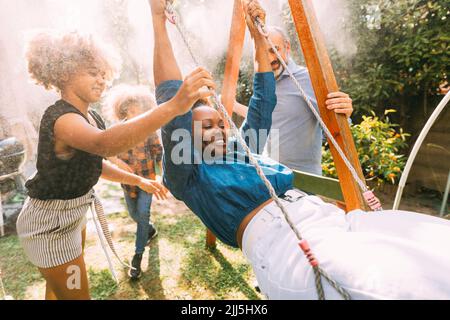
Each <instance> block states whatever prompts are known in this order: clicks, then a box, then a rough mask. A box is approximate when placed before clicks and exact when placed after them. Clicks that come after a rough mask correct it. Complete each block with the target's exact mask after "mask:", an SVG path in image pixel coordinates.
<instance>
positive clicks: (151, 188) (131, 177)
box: [101, 160, 167, 199]
mask: <svg viewBox="0 0 450 320" xmlns="http://www.w3.org/2000/svg"><path fill="white" fill-rule="evenodd" d="M101 177H102V179H105V180H108V181H112V182H118V183H122V184H126V185H129V186H137V187H139V188H140V189H142V190H144V191H145V192H147V193H152V194H154V195H155V196H156V198H157V199H167V189H166V188H165V187H164V186H163V185H161V184H160V183H159V182H157V181H155V180H149V179H145V178H143V177H140V176H138V175H135V174H133V173H129V172H127V171H124V170H122V169H119V168H118V167H116V166H114V165H113V164H111V163H110V162H109V161H107V160H104V161H103V167H102V176H101Z"/></svg>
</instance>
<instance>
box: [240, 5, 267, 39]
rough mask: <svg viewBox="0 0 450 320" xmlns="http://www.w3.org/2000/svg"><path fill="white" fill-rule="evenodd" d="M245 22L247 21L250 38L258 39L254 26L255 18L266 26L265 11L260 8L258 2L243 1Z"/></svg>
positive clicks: (258, 34)
mask: <svg viewBox="0 0 450 320" xmlns="http://www.w3.org/2000/svg"><path fill="white" fill-rule="evenodd" d="M243 6H244V12H245V20H246V21H247V26H248V29H249V30H250V34H251V35H252V38H255V37H259V36H260V35H261V34H260V33H259V31H258V28H257V27H256V25H255V20H256V18H258V19H259V21H260V22H261V23H263V24H264V25H265V24H266V11H265V10H264V9H263V8H262V7H261V4H260V3H259V1H258V0H244V2H243Z"/></svg>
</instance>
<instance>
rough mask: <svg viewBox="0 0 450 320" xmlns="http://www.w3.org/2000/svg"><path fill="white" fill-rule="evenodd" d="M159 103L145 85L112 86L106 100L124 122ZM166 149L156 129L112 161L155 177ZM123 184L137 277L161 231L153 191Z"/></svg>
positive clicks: (115, 116)
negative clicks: (133, 236) (133, 233)
mask: <svg viewBox="0 0 450 320" xmlns="http://www.w3.org/2000/svg"><path fill="white" fill-rule="evenodd" d="M155 106H156V101H155V98H154V96H153V95H152V94H151V92H150V90H149V89H148V88H147V87H145V86H128V85H120V86H117V87H115V88H113V89H112V90H111V92H110V94H109V96H108V99H107V101H106V108H107V110H108V111H109V113H110V114H111V113H112V118H113V119H114V120H116V121H122V122H125V121H127V120H131V119H133V118H136V117H138V116H140V115H141V114H142V113H144V112H146V111H148V110H151V109H153V108H154V107H155ZM162 150H163V148H162V145H161V142H160V140H159V137H158V135H157V134H156V133H152V134H151V135H150V136H149V137H148V139H147V140H146V141H145V142H142V143H140V144H139V145H137V146H136V147H135V148H134V149H132V150H129V151H127V152H124V153H122V154H120V155H119V156H117V158H114V159H110V161H111V162H113V163H114V164H116V165H117V166H118V167H119V168H121V169H123V170H126V171H128V172H130V173H134V174H136V175H138V176H141V177H143V178H147V179H151V180H155V179H156V175H157V174H158V175H161V172H160V171H161V169H160V168H161V167H162V165H161V160H162V154H163V151H162ZM122 188H123V189H124V193H125V200H126V204H127V207H128V212H129V214H130V216H131V218H132V219H133V220H134V221H135V222H136V223H137V230H136V251H135V255H134V257H133V260H132V263H131V264H132V266H133V267H134V268H135V269H130V270H129V273H128V275H129V276H130V278H131V279H133V280H136V279H138V278H139V277H140V276H141V261H142V255H143V254H144V252H145V247H146V246H147V245H149V244H150V241H151V240H152V239H154V238H155V237H156V236H157V235H158V231H157V230H156V228H155V227H154V225H153V224H152V223H151V221H150V210H151V205H152V194H149V193H147V192H145V191H144V190H142V189H140V188H139V187H137V186H130V185H126V184H122Z"/></svg>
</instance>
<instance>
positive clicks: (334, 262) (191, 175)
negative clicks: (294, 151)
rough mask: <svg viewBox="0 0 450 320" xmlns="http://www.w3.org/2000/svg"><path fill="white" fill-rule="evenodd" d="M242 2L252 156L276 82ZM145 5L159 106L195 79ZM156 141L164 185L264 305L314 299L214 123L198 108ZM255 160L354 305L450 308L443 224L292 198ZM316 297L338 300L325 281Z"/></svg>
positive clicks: (158, 7)
mask: <svg viewBox="0 0 450 320" xmlns="http://www.w3.org/2000/svg"><path fill="white" fill-rule="evenodd" d="M246 2H247V3H246V8H245V11H246V15H247V24H248V27H249V29H250V32H251V35H252V37H253V39H254V42H255V51H256V52H255V54H256V57H255V58H256V63H255V70H256V74H255V77H254V94H253V97H252V98H251V101H250V105H249V112H248V116H247V119H246V121H245V123H244V125H243V127H242V128H241V131H242V133H243V136H246V140H247V142H248V143H249V145H250V147H251V148H252V150H253V151H254V152H255V153H258V152H259V151H261V150H260V149H262V148H259V147H258V146H263V145H264V142H265V141H262V140H264V138H260V137H259V136H258V135H257V134H254V133H255V132H259V130H266V131H269V130H270V126H271V114H272V111H273V109H274V107H275V105H276V96H275V78H274V74H273V72H272V68H271V66H270V62H269V59H268V57H267V54H266V50H267V44H266V40H265V39H264V37H262V36H260V34H259V32H258V31H257V30H256V28H255V25H254V24H253V22H252V21H254V19H255V18H256V17H259V18H260V19H261V21H264V18H265V14H264V11H263V10H262V9H261V7H260V6H259V5H258V4H257V2H254V1H246ZM248 2H251V4H250V5H249V3H248ZM150 4H151V7H152V14H153V25H154V34H155V49H154V77H155V83H156V85H157V91H156V96H157V100H158V103H159V104H162V103H165V102H166V101H169V100H171V99H172V98H174V97H176V96H177V92H178V91H179V90H180V88H181V87H189V86H190V85H191V83H192V81H194V80H195V79H191V78H187V79H186V80H185V81H184V82H183V81H182V75H181V72H180V70H179V67H178V65H177V62H176V59H175V57H174V53H173V50H172V46H171V42H170V40H169V37H168V33H167V30H166V17H165V13H164V10H165V1H164V0H150ZM205 90H206V89H205ZM267 133H268V132H267ZM183 137H188V139H184V140H182V138H183ZM180 139H181V142H180ZM200 139H201V140H200ZM162 140H163V145H164V149H165V158H164V167H165V170H164V172H165V176H164V184H165V185H166V186H167V187H168V188H169V190H170V191H171V192H172V194H173V195H174V196H175V197H176V198H177V199H179V200H182V201H184V202H185V203H186V205H187V206H188V207H189V208H190V209H191V210H192V211H193V212H194V213H195V214H196V215H197V216H198V217H199V218H200V219H201V220H202V222H203V223H204V224H205V225H206V226H207V227H208V228H209V229H210V230H211V231H213V232H214V234H215V235H216V236H217V237H218V238H219V239H220V240H221V241H223V242H224V243H226V244H228V245H230V246H233V247H240V248H241V249H242V251H243V253H244V255H245V256H246V257H247V259H248V260H249V262H250V263H251V264H252V266H253V270H254V272H255V274H256V277H257V279H258V283H259V286H260V288H261V290H262V292H263V293H264V294H265V295H266V296H267V297H268V298H270V299H317V293H316V287H315V282H314V280H315V278H314V272H313V269H312V268H311V266H310V264H309V262H308V259H307V258H306V257H305V255H304V254H303V253H302V252H301V251H300V249H299V247H298V240H297V238H296V236H295V234H294V232H293V231H292V230H291V228H290V227H289V226H288V224H287V222H286V220H285V219H284V217H283V215H282V214H281V211H280V209H279V208H278V207H277V206H276V205H275V203H274V202H273V201H272V200H271V197H270V195H269V192H268V190H267V187H266V186H265V185H264V184H263V182H262V180H261V179H260V177H259V176H258V175H257V173H256V170H255V168H254V167H253V166H252V165H250V164H249V163H248V161H246V157H245V156H243V153H242V152H241V151H239V150H236V145H235V143H234V141H233V140H232V139H229V138H228V137H227V133H226V130H225V125H224V121H223V119H222V118H221V116H220V114H219V113H218V112H217V111H216V110H214V109H213V108H212V107H210V106H209V105H207V103H206V102H203V103H202V102H198V103H197V104H196V105H195V106H194V108H193V109H192V111H189V112H188V113H186V114H184V115H182V116H178V117H177V118H175V119H174V120H172V121H171V122H170V123H169V124H167V125H166V126H164V127H163V129H162ZM186 140H189V141H188V143H187V141H186ZM192 140H194V141H200V143H192ZM186 146H188V147H186ZM180 150H181V151H180ZM256 157H257V159H258V162H259V164H260V165H261V166H262V168H263V171H264V173H265V174H266V176H267V177H268V179H269V180H270V182H271V184H272V185H273V187H274V188H275V190H276V192H277V194H278V196H279V197H280V198H281V199H285V200H282V202H283V203H284V205H285V207H286V208H287V211H288V212H289V215H290V217H291V219H292V220H293V222H294V224H295V227H296V228H297V229H298V230H299V231H300V232H301V233H302V235H303V236H304V238H305V239H307V240H308V242H309V244H310V246H311V248H312V250H313V251H314V252H315V254H316V258H317V260H318V261H319V262H320V265H321V267H322V268H323V269H324V270H325V271H326V272H327V273H328V274H330V275H331V277H332V278H333V279H334V280H336V281H337V283H339V284H340V285H341V286H342V287H343V288H344V289H345V290H346V291H347V292H348V293H349V294H350V295H351V297H352V298H353V299H449V298H450V275H448V272H447V270H448V269H449V267H450V254H449V253H448V250H447V249H446V246H447V244H448V243H450V222H448V221H445V220H442V219H438V218H434V217H430V216H425V215H420V214H416V213H412V212H402V211H396V212H393V211H381V212H377V213H368V212H363V211H354V212H352V213H350V214H349V215H345V213H344V212H343V211H342V210H340V209H339V208H338V207H336V206H334V205H332V204H327V203H325V202H323V201H322V200H321V199H320V198H318V197H316V196H309V195H306V194H305V193H303V192H301V191H299V190H294V189H293V186H292V180H293V175H292V172H291V171H290V170H289V169H288V168H287V167H285V166H283V165H281V164H279V163H277V162H275V161H273V160H271V159H268V158H264V157H260V156H256ZM224 160H225V161H224ZM323 288H324V293H325V297H326V298H327V299H340V298H341V296H340V295H339V294H338V292H337V291H336V290H334V289H333V288H332V287H331V286H330V285H329V284H328V283H327V282H325V281H323Z"/></svg>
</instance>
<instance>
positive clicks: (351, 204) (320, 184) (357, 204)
mask: <svg viewBox="0 0 450 320" xmlns="http://www.w3.org/2000/svg"><path fill="white" fill-rule="evenodd" d="M289 6H290V8H291V13H292V16H293V19H294V23H295V26H296V31H297V35H298V37H299V40H300V43H301V47H302V51H303V56H304V58H305V61H306V66H307V68H308V70H309V73H310V77H311V81H312V85H313V88H314V92H315V95H316V98H317V103H318V106H319V110H320V114H321V117H322V118H323V120H324V122H325V124H326V125H327V127H328V128H329V129H330V131H331V133H332V135H333V137H334V138H335V139H336V141H337V142H338V144H339V146H340V147H341V148H342V150H343V151H344V153H345V154H346V156H347V158H348V159H349V160H350V162H351V163H352V165H353V167H354V168H355V169H356V170H357V172H358V175H359V176H360V178H361V179H362V180H363V181H364V176H363V173H362V169H361V164H360V163H359V159H358V154H357V151H356V147H355V143H354V140H353V137H352V134H351V131H350V126H349V124H348V121H347V118H346V117H345V115H338V114H336V113H335V112H333V111H330V110H328V109H327V108H326V104H325V101H326V100H327V95H328V94H329V93H331V92H336V91H339V87H338V85H337V81H336V78H335V75H334V71H333V67H332V65H331V61H330V58H329V55H328V52H327V49H326V46H325V42H324V40H323V36H322V33H321V31H320V27H319V23H318V21H317V17H316V14H315V11H314V7H313V2H312V0H289ZM245 33H246V22H245V16H244V10H243V7H242V0H235V1H234V9H233V17H232V23H231V31H230V40H229V45H228V53H227V61H226V66H225V74H224V82H223V89H222V102H223V104H224V106H225V107H226V109H227V111H228V113H229V114H230V115H231V114H233V109H234V101H235V97H236V92H237V83H238V78H239V70H240V62H241V59H242V53H243V47H244V40H245ZM330 149H331V154H332V156H333V159H334V163H335V166H336V171H337V174H338V176H339V180H336V179H330V178H325V177H320V176H316V175H312V174H308V173H304V172H298V171H295V172H294V186H295V187H296V188H299V189H301V190H303V191H306V192H309V193H313V194H317V195H320V196H323V197H325V198H327V199H330V200H332V201H336V202H337V204H338V205H339V206H340V207H341V208H343V209H344V210H345V211H346V212H350V211H352V210H355V209H364V210H365V209H367V207H366V204H365V202H364V197H363V194H362V192H361V190H360V189H359V187H358V184H357V183H356V181H355V180H354V179H353V177H352V175H351V173H350V170H349V169H348V168H347V166H346V165H345V163H344V161H343V160H342V159H341V157H340V156H339V154H338V152H337V151H336V149H335V148H334V146H333V145H332V144H331V143H330ZM216 241H217V240H216V237H215V236H214V235H213V234H212V232H211V231H209V230H208V231H207V235H206V246H207V247H208V248H214V247H215V246H216Z"/></svg>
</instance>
